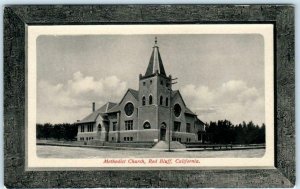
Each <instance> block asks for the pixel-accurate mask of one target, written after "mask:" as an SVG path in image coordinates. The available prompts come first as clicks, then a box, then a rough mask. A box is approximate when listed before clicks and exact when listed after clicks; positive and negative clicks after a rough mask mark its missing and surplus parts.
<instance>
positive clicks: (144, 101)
mask: <svg viewBox="0 0 300 189" xmlns="http://www.w3.org/2000/svg"><path fill="white" fill-rule="evenodd" d="M142 103H143V106H145V105H146V98H145V97H144V96H143V99H142Z"/></svg>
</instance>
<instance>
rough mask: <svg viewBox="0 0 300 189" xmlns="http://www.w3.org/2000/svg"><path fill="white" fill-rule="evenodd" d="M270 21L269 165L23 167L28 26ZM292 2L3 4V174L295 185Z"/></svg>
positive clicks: (10, 182)
mask: <svg viewBox="0 0 300 189" xmlns="http://www.w3.org/2000/svg"><path fill="white" fill-rule="evenodd" d="M174 23H176V24H197V23H198V24H210V23H214V24H226V23H233V24H234V23H245V24H247V23H249V24H251V23H272V24H274V36H275V38H274V44H275V49H274V53H275V54H274V55H275V56H274V57H275V64H274V68H275V69H274V70H275V71H274V75H275V82H274V83H275V89H274V90H275V99H274V101H275V112H274V113H275V168H274V169H250V170H249V169H247V170H243V169H230V167H229V168H226V169H223V170H180V171H178V170H176V171H175V170H154V171H144V170H143V171H142V170H141V171H130V170H128V171H96V170H89V171H25V161H26V160H25V120H26V114H25V107H26V98H25V91H26V77H25V75H26V64H25V55H26V49H27V47H26V38H25V32H26V31H25V30H26V26H30V25H68V24H70V25H75V24H78V25H86V24H174ZM294 33H295V32H294V7H293V6H291V5H248V6H245V5H82V6H80V5H47V6H41V5H36V6H34V5H32V6H28V5H26V6H25V5H23V6H22V5H20V6H7V7H5V9H4V171H5V173H4V181H5V186H6V187H8V188H12V187H22V188H23V187H26V188H32V187H35V188H36V187H43V188H48V187H293V185H294V184H295V49H294Z"/></svg>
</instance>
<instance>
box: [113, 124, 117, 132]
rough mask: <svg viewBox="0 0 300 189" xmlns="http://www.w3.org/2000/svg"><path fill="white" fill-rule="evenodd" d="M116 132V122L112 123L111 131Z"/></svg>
mask: <svg viewBox="0 0 300 189" xmlns="http://www.w3.org/2000/svg"><path fill="white" fill-rule="evenodd" d="M116 130H117V122H113V131H116Z"/></svg>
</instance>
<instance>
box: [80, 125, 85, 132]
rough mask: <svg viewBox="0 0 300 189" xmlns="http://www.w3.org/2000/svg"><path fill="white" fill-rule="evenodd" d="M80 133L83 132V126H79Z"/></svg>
mask: <svg viewBox="0 0 300 189" xmlns="http://www.w3.org/2000/svg"><path fill="white" fill-rule="evenodd" d="M80 131H81V132H82V133H83V132H84V125H81V126H80Z"/></svg>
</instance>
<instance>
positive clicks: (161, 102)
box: [159, 96, 163, 105]
mask: <svg viewBox="0 0 300 189" xmlns="http://www.w3.org/2000/svg"><path fill="white" fill-rule="evenodd" d="M159 104H160V105H163V97H162V96H160V99H159Z"/></svg>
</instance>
